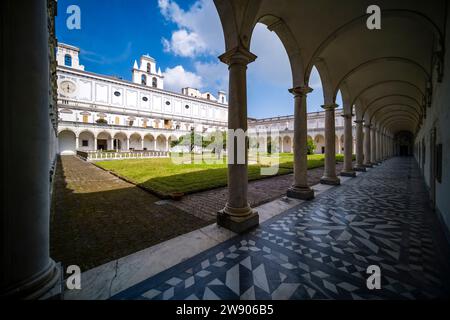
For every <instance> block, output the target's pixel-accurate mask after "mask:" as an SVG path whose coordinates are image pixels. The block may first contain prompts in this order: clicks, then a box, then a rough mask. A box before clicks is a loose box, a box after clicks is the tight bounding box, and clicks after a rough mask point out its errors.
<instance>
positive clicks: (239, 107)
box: [217, 47, 259, 233]
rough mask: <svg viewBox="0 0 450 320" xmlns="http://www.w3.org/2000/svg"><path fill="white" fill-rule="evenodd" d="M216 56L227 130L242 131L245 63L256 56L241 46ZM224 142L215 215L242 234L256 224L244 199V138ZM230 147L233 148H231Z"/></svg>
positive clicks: (245, 129) (256, 216)
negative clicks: (221, 195) (222, 187)
mask: <svg viewBox="0 0 450 320" xmlns="http://www.w3.org/2000/svg"><path fill="white" fill-rule="evenodd" d="M219 59H220V60H221V61H222V62H223V63H225V64H227V65H228V71H229V88H228V90H229V92H228V95H229V100H228V132H229V133H230V132H236V131H237V130H243V131H244V132H247V121H248V120H247V65H248V64H249V63H251V62H253V61H254V60H255V59H256V56H255V55H254V54H253V53H251V52H250V51H248V50H247V49H245V48H242V47H236V48H234V49H231V50H229V51H227V52H225V53H224V54H222V55H221V56H220V57H219ZM234 141H235V143H230V141H228V143H227V149H228V155H229V157H228V172H227V173H228V199H227V203H226V204H225V208H223V209H222V210H221V211H219V212H218V214H217V224H218V225H219V226H222V227H224V228H227V229H230V230H231V231H234V232H237V233H242V232H244V231H246V230H248V229H250V228H253V227H255V226H257V225H258V224H259V215H258V213H257V212H256V211H254V210H253V209H252V208H250V206H249V203H248V199H247V191H248V190H247V185H248V174H247V166H248V148H247V145H248V138H246V139H245V141H246V142H245V146H244V148H241V147H240V146H237V143H239V139H236V140H234ZM231 148H233V149H231ZM242 149H243V150H244V151H243V152H245V154H244V159H245V161H244V163H239V162H242V161H239V159H242V155H240V154H237V153H238V150H242Z"/></svg>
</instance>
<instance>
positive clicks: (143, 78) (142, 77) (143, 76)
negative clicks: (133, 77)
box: [141, 74, 147, 86]
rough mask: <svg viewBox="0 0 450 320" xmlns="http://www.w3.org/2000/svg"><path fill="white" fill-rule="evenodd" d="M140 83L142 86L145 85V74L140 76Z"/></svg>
mask: <svg viewBox="0 0 450 320" xmlns="http://www.w3.org/2000/svg"><path fill="white" fill-rule="evenodd" d="M141 84H143V85H144V86H145V85H147V77H146V75H145V74H143V75H142V76H141Z"/></svg>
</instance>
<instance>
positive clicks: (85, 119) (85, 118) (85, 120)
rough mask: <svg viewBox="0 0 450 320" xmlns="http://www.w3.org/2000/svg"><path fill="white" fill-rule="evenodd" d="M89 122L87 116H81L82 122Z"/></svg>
mask: <svg viewBox="0 0 450 320" xmlns="http://www.w3.org/2000/svg"><path fill="white" fill-rule="evenodd" d="M88 121H89V117H88V116H87V115H85V114H84V115H83V122H88Z"/></svg>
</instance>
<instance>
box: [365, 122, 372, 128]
mask: <svg viewBox="0 0 450 320" xmlns="http://www.w3.org/2000/svg"><path fill="white" fill-rule="evenodd" d="M364 127H365V128H369V129H370V128H371V127H372V125H371V124H370V123H366V124H364Z"/></svg>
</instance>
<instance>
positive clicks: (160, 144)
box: [156, 134, 167, 151]
mask: <svg viewBox="0 0 450 320" xmlns="http://www.w3.org/2000/svg"><path fill="white" fill-rule="evenodd" d="M156 150H157V151H167V137H166V136H165V135H163V134H160V135H158V136H157V137H156Z"/></svg>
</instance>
